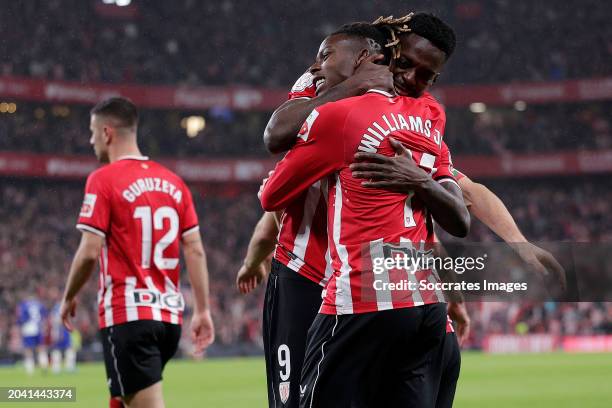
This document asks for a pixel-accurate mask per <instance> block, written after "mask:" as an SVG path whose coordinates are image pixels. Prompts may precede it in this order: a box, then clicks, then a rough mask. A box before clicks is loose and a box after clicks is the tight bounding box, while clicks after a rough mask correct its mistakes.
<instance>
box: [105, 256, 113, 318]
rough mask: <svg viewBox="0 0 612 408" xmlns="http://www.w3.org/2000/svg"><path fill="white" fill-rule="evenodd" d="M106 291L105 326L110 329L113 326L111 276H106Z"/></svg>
mask: <svg viewBox="0 0 612 408" xmlns="http://www.w3.org/2000/svg"><path fill="white" fill-rule="evenodd" d="M105 264H106V262H105ZM104 290H105V292H104V326H105V327H109V326H112V325H113V307H112V301H113V279H112V278H111V277H110V275H104Z"/></svg>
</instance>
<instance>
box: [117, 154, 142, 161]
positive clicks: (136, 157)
mask: <svg viewBox="0 0 612 408" xmlns="http://www.w3.org/2000/svg"><path fill="white" fill-rule="evenodd" d="M119 160H142V161H145V160H149V158H148V157H147V156H130V155H128V156H121V157H119V158H118V159H117V160H116V161H119Z"/></svg>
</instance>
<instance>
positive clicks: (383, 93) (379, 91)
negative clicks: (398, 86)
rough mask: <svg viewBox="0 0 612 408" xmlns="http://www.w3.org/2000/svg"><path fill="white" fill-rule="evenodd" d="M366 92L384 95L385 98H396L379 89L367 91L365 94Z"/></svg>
mask: <svg viewBox="0 0 612 408" xmlns="http://www.w3.org/2000/svg"><path fill="white" fill-rule="evenodd" d="M368 92H373V93H379V94H381V95H385V96H387V97H389V98H393V97H394V96H396V95H392V94H390V93H389V92H386V91H381V90H380V89H368V91H367V92H366V93H368Z"/></svg>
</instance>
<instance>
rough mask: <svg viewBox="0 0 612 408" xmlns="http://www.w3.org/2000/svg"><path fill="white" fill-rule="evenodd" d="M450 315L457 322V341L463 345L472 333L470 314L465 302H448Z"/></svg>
mask: <svg viewBox="0 0 612 408" xmlns="http://www.w3.org/2000/svg"><path fill="white" fill-rule="evenodd" d="M448 315H449V316H450V318H451V319H452V320H453V321H454V322H455V323H457V333H456V334H457V341H459V345H460V346H461V345H463V343H464V342H465V341H466V340H467V338H468V337H469V335H470V316H469V315H468V312H467V309H466V308H465V303H463V302H448Z"/></svg>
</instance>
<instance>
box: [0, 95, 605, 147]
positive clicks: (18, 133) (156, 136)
mask: <svg viewBox="0 0 612 408" xmlns="http://www.w3.org/2000/svg"><path fill="white" fill-rule="evenodd" d="M88 109H89V107H86V106H79V105H71V106H60V105H49V104H34V103H19V104H18V105H17V112H16V113H14V114H11V115H7V114H5V115H4V116H3V117H2V120H1V121H0V135H1V136H2V137H0V150H9V151H26V152H38V153H53V154H85V155H89V154H91V152H92V150H91V146H90V145H89V136H90V133H89V112H88ZM189 115H191V113H188V112H179V111H157V110H142V111H141V121H140V128H139V138H140V145H141V147H142V149H143V152H144V153H145V154H147V155H150V156H151V157H160V156H172V157H174V158H177V157H195V158H197V157H203V156H204V157H216V158H218V157H262V158H263V157H268V154H267V153H266V151H265V149H264V147H263V143H262V136H263V130H264V128H265V126H266V123H267V121H268V119H269V116H270V113H269V112H237V111H231V110H229V109H219V108H217V109H211V110H209V111H207V112H206V113H205V114H204V118H205V120H206V123H205V128H204V129H203V130H202V131H201V132H200V133H199V134H197V136H196V137H193V138H190V137H187V134H186V130H185V129H184V127H182V126H181V122H182V121H183V119H184V118H185V117H188V116H189ZM611 124H612V102H597V103H579V104H550V105H529V106H527V107H526V110H524V111H517V110H516V109H514V108H511V107H508V108H489V109H488V110H487V111H485V112H482V113H472V112H470V111H469V110H468V109H465V108H464V109H457V108H452V109H448V111H447V127H446V134H445V136H444V137H445V141H446V142H447V144H448V145H449V147H450V148H451V151H452V153H453V154H455V155H457V154H459V155H461V154H464V155H477V154H483V155H504V154H506V153H542V152H554V151H563V150H574V151H575V150H584V149H588V150H599V149H611V148H612V126H611Z"/></svg>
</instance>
